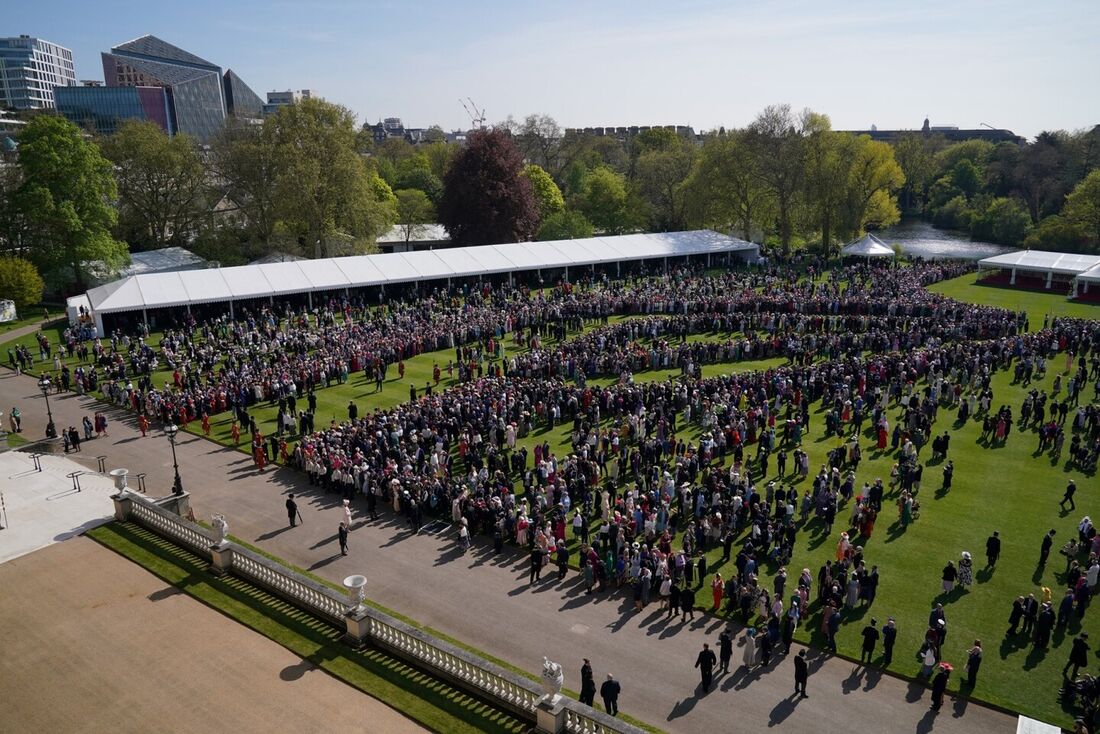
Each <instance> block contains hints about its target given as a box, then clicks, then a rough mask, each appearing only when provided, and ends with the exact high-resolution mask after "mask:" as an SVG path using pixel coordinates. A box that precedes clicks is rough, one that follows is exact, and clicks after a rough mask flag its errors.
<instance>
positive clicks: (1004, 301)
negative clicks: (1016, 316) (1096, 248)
mask: <svg viewBox="0 0 1100 734" xmlns="http://www.w3.org/2000/svg"><path fill="white" fill-rule="evenodd" d="M980 275H981V274H980V273H970V274H968V275H964V276H962V277H960V278H952V279H951V280H945V281H942V282H940V283H936V284H934V285H932V286H930V287H929V288H928V290H930V291H933V292H934V293H943V294H944V295H946V296H951V297H952V298H955V299H958V300H960V301H966V302H967V303H980V304H982V305H985V306H996V307H998V308H1007V309H1011V310H1013V311H1027V315H1028V321H1029V325H1030V327H1031V330H1032V331H1038V330H1039V329H1041V328H1043V317H1044V316H1055V317H1057V316H1069V317H1073V318H1080V319H1096V318H1100V304H1095V303H1077V302H1074V301H1071V300H1069V299H1068V298H1066V297H1065V296H1064V295H1061V294H1058V293H1041V292H1039V291H1030V290H1024V289H1021V288H1012V287H1009V286H999V285H984V284H981V283H979V282H978V279H979V277H980Z"/></svg>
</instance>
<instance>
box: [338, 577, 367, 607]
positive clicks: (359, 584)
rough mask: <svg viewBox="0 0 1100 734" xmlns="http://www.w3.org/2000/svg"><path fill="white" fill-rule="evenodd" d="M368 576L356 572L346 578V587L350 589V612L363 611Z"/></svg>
mask: <svg viewBox="0 0 1100 734" xmlns="http://www.w3.org/2000/svg"><path fill="white" fill-rule="evenodd" d="M366 586H367V577H366V576H363V575H360V574H355V575H353V576H348V577H347V578H345V579H344V588H345V589H347V590H348V612H349V613H354V612H361V611H362V610H363V600H364V599H366V598H367V592H366Z"/></svg>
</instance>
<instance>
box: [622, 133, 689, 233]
mask: <svg viewBox="0 0 1100 734" xmlns="http://www.w3.org/2000/svg"><path fill="white" fill-rule="evenodd" d="M665 132H669V131H665ZM673 139H674V140H675V142H674V143H673V144H671V145H669V146H668V147H666V148H663V149H660V150H646V151H645V152H644V153H642V154H641V155H640V156H638V162H637V163H636V164H635V166H634V182H635V185H636V186H637V189H638V193H639V194H640V195H641V197H642V198H643V199H645V201H646V203H647V204H649V207H650V212H651V213H652V218H653V219H652V224H653V226H654V227H655V228H656V229H659V230H664V231H666V232H667V231H678V230H682V229H684V228H685V227H686V226H687V225H686V221H687V217H686V207H685V201H686V198H687V197H686V196H685V195H684V181H685V180H687V177H688V175H689V174H690V173H691V167H692V164H693V163H694V159H695V147H694V146H693V145H691V144H690V143H686V142H682V141H681V140H680V139H679V138H677V137H676V136H675V134H674V135H673Z"/></svg>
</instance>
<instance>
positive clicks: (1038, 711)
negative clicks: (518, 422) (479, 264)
mask: <svg viewBox="0 0 1100 734" xmlns="http://www.w3.org/2000/svg"><path fill="white" fill-rule="evenodd" d="M974 280H975V276H973V275H968V276H964V277H962V278H957V279H954V280H952V281H947V282H945V283H940V284H937V285H935V286H934V287H933V290H935V291H938V292H943V293H946V294H948V295H951V296H953V297H955V298H959V299H961V300H966V301H970V302H975V303H984V304H988V305H994V306H1002V307H1007V308H1013V309H1021V308H1023V309H1027V310H1028V312H1029V315H1030V320H1031V327H1032V329H1036V328H1038V327H1041V325H1042V321H1043V315H1044V314H1046V313H1054V314H1055V315H1065V316H1078V317H1089V318H1095V317H1096V316H1097V315H1100V308H1097V307H1095V306H1092V305H1086V304H1074V303H1070V302H1068V301H1066V299H1065V298H1063V297H1061V296H1055V295H1049V294H1043V293H1033V292H1027V291H1017V290H1010V289H1004V288H994V287H989V286H981V285H976V284H975V282H974ZM727 337H728V335H721V336H720V337H712V338H727ZM452 356H453V350H446V351H443V352H438V353H429V354H424V355H420V356H418V357H415V358H413V359H410V360H406V376H405V379H404V380H398V379H397V375H396V369H395V367H391V370H390V380H389V381H388V382H387V383H386V386H385V388H384V390H383V391H382V393H381V394H378V393H374V392H373V389H374V386H373V383H368V382H367V381H365V380H364V379H363V377H362V375H361V373H360V374H357V375H354V376H353V377H352V379H351V380H350V382H349V383H348V384H346V385H341V386H334V387H332V388H328V389H324V390H320V391H318V393H317V396H318V410H317V427H318V428H321V427H323V426H324V425H326V424H327V422H328V421H329V420H330V419H333V418H334V419H335V420H337V421H341V420H344V419H345V418H346V417H347V403H348V400H355V401H356V403H357V404H358V407H359V410H360V414H365V413H366V412H368V411H370V410H372V409H374V408H376V407H380V408H386V407H391V406H393V405H396V404H398V403H400V402H403V401H405V400H407V399H408V390H409V385H410V384H414V385H416V386H417V387H418V388H421V389H422V388H423V385H424V383H425V381H426V380H429V379H430V378H431V371H432V365H433V363H434V362H437V361H438V362H439V364H440V365H441V367H442V366H445V364H446V360H447V359H450V358H451V357H452ZM782 361H783V360H767V361H764V362H756V363H754V362H743V363H737V364H731V365H708V366H706V367H704V373H705V374H707V375H711V374H720V373H722V372H726V371H733V370H742V369H752V368H763V367H768V366H773V365H775V364H779V363H782ZM1062 364H1063V362H1062V361H1061V360H1055V361H1054V362H1052V363H1051V365H1050V370H1049V373H1048V376H1047V378H1046V382H1045V384H1043V385H1042V387H1045V388H1048V389H1049V386H1050V384H1051V382H1052V381H1053V377H1054V374H1055V372H1056V371H1057V369H1058V368H1060V367H1061V365H1062ZM676 373H677V371H675V370H674V371H663V372H652V373H649V372H642V373H639V374H637V375H636V376H635V379H637V380H639V381H640V380H647V379H665V378H667V377H669V376H674V375H675V374H676ZM1010 379H1011V376H1010V374H1009V373H1004V372H1002V373H999V374H998V375H996V377H995V378H994V381H993V390H994V405H1001V404H1007V405H1011V406H1012V407H1013V409H1014V411H1018V407H1019V404H1020V402H1021V400H1022V397H1023V395H1024V389H1023V388H1021V387H1019V386H1013V385H1010V384H1009V382H1010ZM606 381H608V380H606V379H604V380H599V382H606ZM447 384H448V383H447V380H446V378H445V373H444V381H443V382H442V383H441V384H440V385H439V387H438V388H437V389H443V388H445V387H446V386H447ZM1094 397H1095V396H1094V395H1093V392H1092V390H1091V387H1090V388H1088V389H1087V390H1086V393H1085V396H1083V400H1084V399H1085V398H1087V399H1094ZM815 410H816V406H815ZM252 412H253V414H254V415H255V416H256V419H257V421H258V422H259V423H260V424H261V426H262V427H263V429H264V433H265V434H267V433H269V432H270V431H271V430H272V428H273V420H274V409H273V408H270V407H260V406H257V407H256V408H254V409H253V411H252ZM897 417H898V411H897V410H896V409H892V410H891V411H890V419H891V423H893V422H896V420H897ZM823 423H824V420H823V415H822V414H821V413H815V414H814V417H813V423H812V430H811V431H810V432H809V433H808V434H807V435H806V436H805V437H804V439H803V448H804V449H805V450H806V451H807V452H808V453H809V455H810V463H811V471H816V469H817V467H818V466H820V465H821V464H822V463H823V462H824V460H825V455H826V452H827V451H828V449H830V448H832V447H833V446H835V445H836V444H835V441H836V439H835V438H834V439H828V440H827V439H825V438H824V437H823V435H822V430H823ZM954 423H955V415H954V414H952V413H948V412H945V411H942V410H941V413H940V416H939V419H938V421H937V422H936V424H935V426H934V430H936V432H937V433H938V432H942V431H943V430H945V429H948V430H950V431H951V433H952V444H951V458H952V459H953V460H954V461H955V466H956V472H955V482H954V487H953V488H952V490H951V491H950V492H949V493H946V494H944V493H942V492H938V491H937V490H938V489H939V488H940V476H941V475H940V467H939V466H927V467H926V469H925V475H924V487H923V489H922V491H921V494H920V497H919V499H920V501H921V505H922V508H921V517H920V519H919V520H918V521H917V522H915V523H914V524H912V525H911V526H910V527H909V528H908V530H906V531H904V532H902V531H901V529H900V527H898V526H897V524H896V522H895V521H896V519H897V513H896V511H895V510H894V509H893V507H894V506H893V503H892V502H893V499H894V498H895V496H896V495H894V493H892V492H891V493H888V494H887V497H886V500H885V503H884V509H883V513H882V515H881V516H880V518H879V520H878V523H877V525H876V528H875V532H874V535H873V537H871V538H870V539H866V540H864V541H863V545H864V547H865V551H866V553H865V557H866V560H867V562H868V563H869V564H875V565H878V567H879V570H880V574H881V584H880V588H879V594H878V597H877V599H876V601H875V604H874V605H873V607H872V609H871V610H870V611H868V610H865V609H861V608H857V609H856V610H854V611H852V612H848V613H847V618H846V624H845V626H844V627H843V628H842V630H841V633H840V635H839V636H838V642H839V647H840V652H841V653H842V654H844V655H848V656H851V657H858V652H859V647H860V636H859V631H860V629H861V627H862V625H863V624H865V623H866V621H867V619H869V618H870V617H871V616H872V615H873V616H875V617H877V618H878V620H879V622H880V624H881V623H882V622H884V621H885V618H886V617H887V616H894V617H895V618H896V619H897V623H898V627H899V631H900V632H899V637H898V646H897V649H896V651H895V653H896V654H895V657H894V662H893V664H892V665H891V668H890V669H891V671H892V672H895V673H899V674H902V675H907V676H912V675H914V674H915V673H916V672H917V670H918V665H917V663H916V662H915V660H914V658H913V655H914V653H915V651H916V649H917V647H918V646H919V644H920V641H921V639H922V638H923V634H924V630H925V628H926V623H927V616H928V611H929V609H930V608H931V607H932V605H933V603H934V602H935V601H942V602H943V603H944V606H945V609H946V614H947V619H948V630H949V634H948V638H947V644H946V647H945V656H946V657H945V659H946V660H948V661H950V662H952V663H953V664H954V665H955V666H956V669H957V670H959V671H960V672H959V673H958V674H957V675H956V676H954V681H953V683H952V686H951V688H952V690H957V688H958V684H959V681H960V680H961V678H962V677H963V675H962V674H961V668H962V665H963V663H964V662H965V651H966V650H967V649H968V648H969V646H970V645H971V644H972V643H973V641H974V640H975V639H981V640H982V641H983V643H984V644H983V647H984V649H985V662H984V663H983V666H982V672H981V676H980V680H979V683H978V686H977V689H976V691H974V692H973V696H974V697H975V698H977V699H981V700H985V701H989V702H991V703H994V704H997V705H1001V706H1004V707H1006V708H1010V709H1013V710H1018V711H1021V712H1023V713H1026V714H1029V715H1031V716H1035V717H1037V718H1040V719H1043V720H1046V721H1050V722H1052V723H1055V724H1059V725H1062V726H1067V725H1069V723H1070V722H1072V713H1071V712H1069V711H1065V710H1063V708H1062V707H1061V705H1060V704H1059V703H1058V701H1057V691H1058V688H1059V687H1060V686H1061V683H1062V679H1061V669H1062V666H1063V665H1064V663H1065V661H1066V659H1067V657H1068V654H1069V647H1070V644H1069V643H1070V640H1071V639H1072V637H1073V635H1075V634H1077V632H1078V629H1079V628H1078V626H1077V621H1076V619H1074V621H1072V622H1071V624H1070V628H1069V631H1068V633H1066V634H1064V633H1062V632H1058V633H1056V634H1055V635H1054V637H1053V645H1052V646H1051V648H1050V649H1049V650H1047V651H1035V650H1033V649H1032V648H1031V647H1030V646H1028V645H1023V644H1021V643H1022V642H1023V641H1022V640H1010V641H1005V640H1004V630H1005V628H1006V627H1007V623H1006V620H1007V617H1008V613H1009V609H1010V606H1011V602H1012V599H1013V598H1015V597H1016V596H1017V595H1020V594H1025V595H1026V594H1027V593H1031V592H1038V591H1039V588H1040V587H1041V586H1048V587H1050V588H1051V589H1053V590H1054V592H1055V601H1057V600H1058V599H1059V598H1060V597H1061V593H1060V588H1059V586H1060V579H1061V574H1062V573H1063V572H1064V568H1065V563H1064V559H1062V557H1061V556H1059V555H1057V554H1052V558H1051V560H1050V561H1049V562H1048V564H1047V566H1046V567H1045V568H1043V569H1037V568H1036V560H1037V556H1038V548H1039V542H1040V540H1041V538H1042V535H1043V533H1044V532H1045V531H1046V529H1048V528H1052V527H1053V528H1056V529H1057V531H1058V536H1057V537H1058V540H1059V543H1058V545H1059V546H1060V545H1061V542H1064V541H1065V540H1067V539H1069V538H1070V537H1073V536H1074V533H1075V528H1076V523H1077V521H1078V520H1079V519H1080V517H1081V516H1082V515H1085V514H1098V512H1097V509H1096V507H1095V506H1094V505H1095V500H1094V498H1093V496H1092V493H1093V492H1094V491H1095V481H1094V479H1093V478H1091V477H1085V476H1083V475H1081V474H1080V472H1077V471H1075V470H1070V469H1068V468H1066V467H1065V466H1064V464H1063V463H1061V462H1059V461H1056V460H1052V459H1051V458H1050V457H1049V456H1036V455H1034V454H1033V452H1034V451H1035V448H1036V445H1037V439H1036V438H1035V436H1034V434H1032V433H1030V432H1025V433H1024V434H1020V433H1018V432H1014V433H1013V434H1012V435H1011V436H1010V438H1009V440H1008V442H1007V445H1006V446H1004V447H998V448H988V447H986V446H984V445H982V444H980V443H978V434H979V432H980V422H976V421H973V420H972V421H970V422H969V423H968V424H966V425H965V426H955V425H954ZM229 426H230V420H229V418H228V415H226V416H221V417H219V418H218V419H217V420H215V421H213V435H212V438H213V439H215V440H218V441H221V442H223V443H228V442H229ZM190 429H191V430H193V431H197V430H199V426H198V424H197V423H195V424H192V425H191V426H190ZM569 430H570V426H559V427H558V428H556V429H554V430H553V431H547V430H546V429H545V428H544V427H539V428H537V429H536V430H535V432H534V435H532V436H529V437H527V438H525V439H523V441H522V443H523V444H525V445H528V446H531V445H533V444H534V443H535V442H536V441H538V442H541V441H543V440H546V441H548V442H549V443H550V445H551V447H552V449H553V450H554V451H555V452H556V453H557V454H558V455H559V456H561V455H564V454H566V453H568V451H569ZM698 433H699V430H698V428H697V427H690V428H687V429H685V430H682V431H681V435H683V436H684V437H685V438H691V439H695V438H696V437H697V436H698ZM872 444H873V441H872V440H871V438H870V437H865V438H864V447H865V451H864V461H863V463H862V464H861V465H860V469H859V471H858V472H857V474H856V479H857V487H858V486H861V485H862V484H863V482H864V481H869V480H873V479H874V478H876V477H882V478H884V479H885V478H887V477H888V475H889V472H890V468H891V466H892V463H893V457H892V456H890V455H888V454H883V455H877V454H876V453H875V452H874V451H873V450H872ZM1067 446H1068V438H1067ZM928 453H929V449H928V448H927V447H926V448H925V450H924V453H923V456H924V457H925V459H927V456H928ZM772 466H773V469H774V462H772ZM773 473H774V472H773ZM1069 477H1075V478H1076V479H1077V482H1078V485H1079V487H1080V491H1079V492H1078V497H1077V499H1079V500H1080V502H1079V507H1078V510H1077V511H1076V512H1072V513H1068V514H1067V513H1062V512H1060V510H1059V507H1058V500H1059V499H1060V498H1061V494H1062V489H1063V488H1064V486H1065V483H1066V481H1067V478H1069ZM788 479H789V478H788ZM808 484H809V483H808V482H802V483H797V484H796V486H797V487H798V488H799V490H800V491H803V490H805V489H807V488H808ZM848 514H849V508H848V507H842V508H841V510H840V512H839V513H838V520H837V523H836V525H835V526H834V532H833V533H832V534H831V535H829V536H826V535H825V534H824V533H823V532H822V531H823V528H822V527H821V526H820V525H819V524H818V523H817V522H816V521H811V522H810V523H809V524H808V525H807V526H806V527H805V528H802V529H801V530H800V532H799V539H798V544H797V547H796V551H795V555H794V558H793V560H792V562H791V564H790V565H789V567H788V571H789V577H790V581H789V582H788V587H790V586H791V585H793V583H794V580H795V579H796V578H797V575H798V572H799V571H800V570H801V568H803V567H807V568H809V569H810V570H811V572H812V573H813V575H814V577H815V579H816V574H817V570H818V568H819V567H820V566H821V564H822V563H823V562H824V561H825V560H826V559H827V558H831V557H832V555H833V553H834V548H835V545H836V542H837V539H838V537H839V534H840V532H841V531H842V530H844V529H846V528H845V527H844V526H845V524H846V520H847V518H848ZM993 530H998V531H999V532H1000V534H1001V537H1002V539H1003V541H1004V549H1003V553H1002V557H1001V561H1000V563H999V564H998V566H997V568H996V570H995V571H994V572H986V571H982V566H984V543H985V538H986V537H987V536H988V535H989V534H990V533H991V532H992V531H993ZM964 550H965V551H970V552H971V553H972V554H973V556H974V559H975V571H976V572H977V573H976V583H975V585H974V586H973V587H972V588H971V589H970V590H969V591H968V592H965V593H955V594H952V595H951V596H950V597H948V598H945V599H944V598H939V597H940V572H941V569H942V568H943V566H944V564H945V563H946V562H947V561H948V560H955V561H957V560H958V558H959V555H960V553H961V552H962V551H964ZM709 556H710V560H711V564H710V565H711V568H712V569H714V568H715V567H716V566H715V564H716V563H717V560H718V557H719V556H720V551H719V550H717V549H716V550H714V551H712V552H711V553H710V554H709ZM718 568H719V570H722V571H723V575H726V574H725V571H726V570H727V569H725V568H722V567H721V566H718ZM774 571H775V569H774V568H766V569H765V572H764V575H763V577H762V578H764V579H765V583H767V584H768V585H769V586H770V577H771V575H772V574H773V573H774ZM815 591H816V584H815ZM703 597H709V593H706V594H704V593H700V602H701V603H703V604H704V605H705V606H707V607H709V606H710V604H709V598H708V599H706V600H704V599H703ZM813 609H814V611H815V613H814V616H812V617H811V619H810V620H809V623H808V624H806V625H804V626H803V627H802V628H801V630H800V632H799V635H798V638H799V639H800V640H802V641H807V642H810V643H813V644H820V643H821V640H820V639H819V637H818V635H817V634H816V630H817V628H818V626H819V622H820V619H819V612H817V611H816V606H815V607H814V608H813ZM1084 621H1085V629H1087V630H1088V631H1089V632H1090V636H1091V637H1092V638H1093V639H1100V624H1098V623H1097V622H1096V614H1095V613H1093V614H1091V615H1087V616H1086V618H1085V620H1084Z"/></svg>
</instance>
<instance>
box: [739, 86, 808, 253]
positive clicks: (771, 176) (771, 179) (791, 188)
mask: <svg viewBox="0 0 1100 734" xmlns="http://www.w3.org/2000/svg"><path fill="white" fill-rule="evenodd" d="M749 141H750V145H751V148H752V151H753V154H754V156H755V157H756V161H757V164H756V165H755V166H754V167H753V170H754V171H756V175H757V176H758V177H759V180H760V182H761V184H762V185H763V186H764V187H765V188H766V189H767V190H768V191H769V192H770V194H771V197H772V200H773V202H774V204H775V227H776V230H777V232H778V234H779V243H780V245H781V246H782V247H783V250H784V251H785V252H790V249H791V239H792V237H793V236H794V234H795V225H796V221H797V216H798V211H799V207H800V206H801V204H802V194H803V191H804V187H803V178H804V176H805V174H806V150H805V144H804V143H805V141H804V139H803V130H802V125H801V121H800V120H799V119H797V118H796V117H795V116H794V114H792V113H791V107H790V105H772V106H769V107H766V108H765V109H764V111H763V112H761V113H760V114H759V115H757V117H756V119H755V120H753V122H752V124H751V125H750V126H749Z"/></svg>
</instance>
